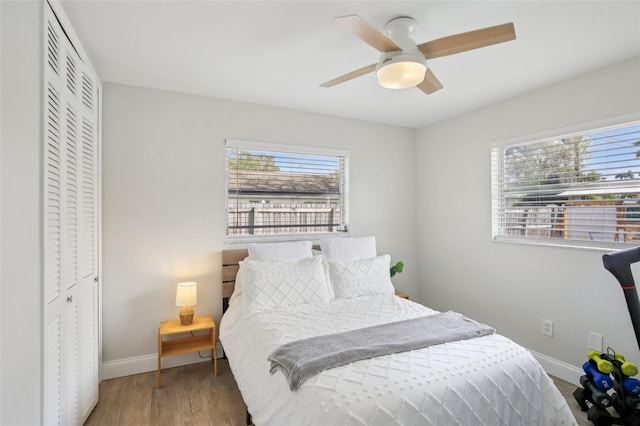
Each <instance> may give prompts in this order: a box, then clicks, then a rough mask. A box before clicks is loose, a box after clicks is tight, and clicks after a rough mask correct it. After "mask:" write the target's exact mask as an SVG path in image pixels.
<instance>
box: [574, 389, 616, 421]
mask: <svg viewBox="0 0 640 426" xmlns="http://www.w3.org/2000/svg"><path fill="white" fill-rule="evenodd" d="M573 397H574V398H575V399H576V402H578V405H580V409H581V410H582V411H586V412H587V418H588V419H589V420H590V421H591V422H593V424H594V425H596V426H610V425H613V424H614V423H613V417H612V416H611V414H609V412H608V411H607V410H606V409H605V408H603V407H600V406H599V405H597V404H595V403H594V402H593V400H592V399H591V394H590V393H589V391H588V390H587V389H584V388H577V389H576V390H575V391H573Z"/></svg>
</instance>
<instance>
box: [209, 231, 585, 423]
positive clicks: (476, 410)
mask: <svg viewBox="0 0 640 426" xmlns="http://www.w3.org/2000/svg"><path fill="white" fill-rule="evenodd" d="M345 241H346V240H344V241H343V242H341V243H339V244H345ZM298 243H299V242H298ZM298 243H293V246H290V247H289V249H291V250H294V251H295V250H297V249H298V248H300V247H301V246H300V245H299V244H298ZM287 244H291V243H287ZM296 244H298V245H296ZM328 247H330V246H328ZM272 248H273V247H272ZM291 250H290V251H291ZM374 250H375V249H374ZM272 251H273V250H271V252H272ZM277 251H278V250H276V252H277ZM302 251H304V252H305V255H304V256H303V257H302V258H301V259H298V258H297V257H296V256H297V255H296V254H295V253H293V257H292V256H291V253H288V254H287V253H286V250H285V253H284V256H283V253H282V251H281V252H278V253H276V255H275V257H272V258H269V256H268V255H267V256H266V260H262V259H260V260H258V259H256V257H255V256H254V254H255V250H254V254H252V255H251V256H250V257H249V260H246V261H243V259H245V258H246V257H247V254H248V253H249V254H251V248H250V249H249V251H248V250H244V249H243V250H226V251H224V252H223V254H222V258H223V271H222V275H223V305H224V310H225V312H224V315H223V318H222V320H221V323H220V341H221V343H222V345H223V348H224V352H225V356H226V357H227V358H228V360H229V365H230V367H231V370H232V372H233V375H234V377H235V379H236V382H237V383H238V387H239V389H240V391H241V393H242V396H243V399H244V400H245V403H246V404H247V409H248V411H249V413H250V414H251V416H252V419H253V422H254V423H255V424H256V425H259V426H260V425H305V424H309V425H414V424H417V425H428V424H432V425H454V424H463V425H499V424H509V425H571V424H576V422H575V419H574V417H573V415H572V414H571V411H570V409H569V407H568V406H567V404H566V401H565V400H564V398H563V397H562V395H561V394H560V392H559V391H558V390H557V389H556V387H555V386H554V384H553V382H552V380H551V379H550V378H549V377H548V376H547V374H546V373H545V372H544V370H543V369H542V367H541V366H540V364H539V363H538V362H537V361H536V360H535V359H534V358H533V356H532V355H531V354H530V353H529V352H528V351H527V350H526V349H525V348H523V347H521V346H520V345H518V344H516V343H514V342H513V341H511V340H509V339H508V338H506V337H504V336H501V335H499V334H497V333H491V334H487V335H484V336H482V337H473V338H468V339H465V340H458V341H451V342H445V343H442V344H437V345H432V346H428V347H423V348H420V349H416V350H409V351H404V352H397V353H391V354H388V355H382V356H376V357H373V358H367V359H362V360H358V361H354V362H351V363H349V364H346V365H342V366H338V367H335V368H330V369H327V370H325V371H322V372H320V373H319V374H317V375H314V376H312V377H310V378H308V379H306V380H305V381H304V382H302V383H301V384H300V386H299V387H298V388H297V389H296V390H291V388H290V383H288V382H287V380H286V377H285V374H283V373H282V372H281V371H277V370H276V371H272V372H271V373H270V369H271V366H272V363H271V362H270V361H269V360H268V357H269V356H270V355H271V354H272V353H273V352H274V351H275V350H276V349H278V348H281V347H282V345H285V344H288V343H290V342H297V341H304V340H305V339H311V338H316V337H317V336H327V335H333V334H336V333H348V332H351V331H353V330H359V329H363V328H365V327H373V328H375V327H376V326H379V325H381V324H387V323H396V322H398V321H402V320H412V319H416V318H422V317H427V316H431V315H435V314H437V312H436V311H434V310H432V309H429V308H427V307H424V306H422V305H420V304H418V303H414V302H412V301H410V300H407V299H404V298H401V297H397V296H395V294H394V292H393V287H391V289H389V287H388V286H389V284H390V280H388V276H387V277H386V278H387V279H385V277H382V276H381V273H380V270H381V269H380V267H378V266H380V265H382V269H384V267H388V265H389V258H388V256H386V257H385V256H378V255H377V253H375V252H372V251H367V250H364V251H363V250H361V249H358V250H355V251H356V252H358V253H359V258H358V257H357V256H356V257H353V256H351V257H350V256H349V253H348V251H349V250H347V253H346V254H347V256H346V257H344V256H345V252H344V250H343V251H341V250H337V251H336V250H333V251H331V250H328V251H326V254H327V256H325V250H324V247H323V252H322V254H320V255H318V254H317V252H315V251H314V250H312V249H311V246H310V243H305V244H304V248H303V250H302ZM312 252H313V257H311V256H310V255H309V253H312ZM330 253H331V256H329V254H330ZM271 254H273V253H271ZM351 254H353V253H351ZM372 254H373V255H374V257H373V258H370V257H369V256H371V255H372ZM259 255H260V253H258V258H259V257H260V256H259ZM332 256H333V260H329V259H327V257H329V258H331V257H332ZM336 257H337V259H338V260H336ZM354 258H356V259H358V260H353V259H354ZM274 259H276V260H274ZM292 259H293V260H292ZM301 264H304V265H306V266H303V267H302V272H300V271H301V270H300V269H296V267H298V266H300V265H301ZM311 264H313V267H309V265H311ZM372 264H375V265H374V266H372ZM240 265H242V267H240ZM256 265H257V266H256ZM291 265H297V266H296V267H294V266H291ZM318 265H321V266H318ZM376 265H377V266H376ZM241 268H242V269H241ZM252 268H253V269H252ZM290 268H293V270H291V271H290V270H289V269H290ZM305 268H306V269H305ZM336 268H338V269H339V270H340V268H346V270H347V272H346V276H347V278H344V277H339V276H336V274H335V269H336ZM376 268H377V270H375V271H374V269H376ZM265 269H266V270H267V275H268V274H269V273H271V274H272V275H275V276H276V277H277V278H276V281H278V280H280V279H282V276H283V275H287V273H289V274H292V275H295V276H296V277H302V278H295V279H293V281H296V280H297V283H296V285H300V283H301V282H302V283H304V285H306V286H309V287H314V288H316V290H314V291H313V292H307V294H306V296H300V295H299V294H296V295H295V296H291V295H289V296H286V297H283V296H282V295H281V294H276V295H274V294H273V293H274V292H276V293H277V292H278V291H279V290H278V288H276V287H281V288H287V284H278V285H276V286H275V287H274V286H273V285H271V284H273V283H271V284H270V285H265V284H264V281H269V280H271V278H265V276H267V275H264V274H262V275H261V274H260V273H256V271H258V272H264V270H265ZM311 269H313V272H309V271H310V270H311ZM321 269H322V271H323V273H324V274H325V275H326V277H328V278H327V282H328V284H329V289H328V290H326V289H322V290H317V288H318V287H322V285H320V286H319V285H318V283H317V281H318V280H320V281H321V280H322V278H321V277H320V278H318V277H319V276H320V275H322V273H321V272H320V270H321ZM363 270H365V272H363ZM238 271H240V273H239V274H238ZM274 271H275V272H274ZM283 271H284V272H283ZM340 271H342V272H343V273H344V270H340ZM372 271H373V272H372ZM387 272H388V269H387ZM296 274H297V275H296ZM367 274H368V275H367ZM354 277H355V278H354ZM236 280H237V281H236ZM314 280H315V281H314ZM376 280H377V281H376ZM284 281H287V279H286V278H285V279H284ZM256 283H257V284H256ZM278 283H280V281H278ZM371 283H373V284H371ZM339 285H342V286H343V287H342V288H339ZM253 286H257V287H259V290H255V288H254V287H253ZM334 286H335V287H334ZM372 288H373V289H372ZM265 289H266V290H265ZM298 290H300V289H298ZM299 292H301V291H294V293H299ZM327 292H328V293H329V294H326V293H327ZM311 293H313V294H312V295H310V294H311ZM300 298H302V300H303V302H302V303H301V302H300V300H301V299H300ZM258 299H260V301H259V303H256V300H258ZM317 350H318V352H319V353H322V351H323V350H324V348H323V347H318V348H317Z"/></svg>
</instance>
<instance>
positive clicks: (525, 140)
mask: <svg viewBox="0 0 640 426" xmlns="http://www.w3.org/2000/svg"><path fill="white" fill-rule="evenodd" d="M632 126H640V115H639V114H637V113H632V114H625V115H621V116H616V117H611V118H607V119H604V120H600V121H591V122H587V123H582V124H578V125H575V126H571V127H566V128H561V129H556V130H551V131H546V132H543V133H537V134H532V135H528V136H523V137H519V138H514V139H510V140H504V141H500V142H497V143H493V144H491V149H490V164H491V170H490V175H491V183H490V186H491V239H492V241H495V242H504V243H515V244H529V245H542V246H553V247H573V248H580V249H596V250H607V251H610V250H611V249H623V248H630V247H635V246H637V245H638V244H640V243H638V242H636V241H634V242H625V241H623V242H619V241H613V242H611V241H596V240H579V239H565V238H564V237H563V238H559V237H551V238H536V237H527V236H509V235H505V232H504V229H503V226H502V225H501V220H504V218H503V217H502V216H503V210H504V206H505V205H506V202H505V201H504V198H505V197H504V194H505V193H504V191H503V190H502V188H501V187H500V185H501V182H502V180H503V178H504V176H505V174H504V173H505V170H504V163H503V162H502V158H500V155H502V154H503V153H504V151H505V150H507V149H509V148H514V147H522V146H526V145H532V144H535V143H543V142H549V141H553V140H559V139H565V138H571V137H575V136H580V135H589V134H595V133H602V132H605V131H610V130H614V129H622V128H625V127H632ZM638 150H639V151H640V147H639V148H638ZM637 160H638V161H640V158H637ZM496 173H499V177H497V176H496ZM638 176H640V173H638ZM612 182H613V181H612ZM629 182H630V184H631V185H632V186H634V187H635V186H638V184H640V178H638V179H631V180H630V181H629ZM633 183H635V185H633ZM631 185H630V186H631ZM594 205H595V204H594ZM562 206H563V207H566V206H565V205H564V204H562ZM616 232H617V231H616ZM634 232H638V231H634ZM623 235H624V234H623Z"/></svg>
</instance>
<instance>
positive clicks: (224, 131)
mask: <svg viewBox="0 0 640 426" xmlns="http://www.w3.org/2000/svg"><path fill="white" fill-rule="evenodd" d="M103 106H104V108H103V111H104V112H103V122H104V126H103V297H104V298H103V348H104V352H103V356H104V361H105V370H104V377H112V376H113V375H121V374H130V373H134V372H139V371H143V370H152V369H155V354H156V351H157V328H158V322H159V321H161V320H166V319H173V318H177V311H178V309H177V308H175V307H174V306H173V304H174V300H175V285H176V283H178V282H179V281H185V280H190V281H191V280H193V281H197V282H198V305H197V306H196V307H195V309H196V315H205V314H206V315H213V316H214V318H215V319H216V320H219V319H220V317H221V310H222V306H221V299H220V298H221V296H220V294H221V285H220V280H221V277H220V253H221V250H223V249H227V248H235V247H234V246H232V245H228V244H227V245H225V243H224V234H225V216H224V215H225V192H224V166H225V160H224V155H225V151H224V140H225V138H234V139H246V140H255V141H264V142H271V143H282V144H293V145H306V146H317V147H327V148H338V149H346V150H349V151H350V152H351V158H350V190H351V191H350V192H351V209H350V225H351V226H350V229H351V234H352V235H355V236H363V235H375V236H376V238H377V243H378V251H379V252H385V253H390V254H391V256H392V259H393V260H403V261H404V262H405V264H406V270H405V272H403V273H402V274H400V275H398V276H396V277H394V282H395V283H396V286H397V287H398V288H399V289H401V290H404V291H407V292H408V293H410V294H411V295H414V294H417V291H418V265H417V256H416V253H415V247H416V245H417V241H416V232H415V231H416V226H417V217H418V216H417V214H416V201H415V200H416V187H415V176H416V163H415V152H416V144H415V131H414V130H412V129H406V128H400V127H392V126H386V125H379V124H373V123H367V122H362V121H355V120H349V119H342V118H336V117H330V116H324V115H318V114H311V113H304V112H299V111H292V110H285V109H280V108H273V107H266V106H258V105H252V104H246V103H237V102H230V101H224V100H217V99H212V98H206V97H199V96H193V95H185V94H178V93H171V92H165V91H159V90H151V89H142V88H134V87H128V86H122V85H117V84H109V83H105V84H104V103H103ZM135 357H138V358H135ZM191 359H193V360H197V359H198V358H197V357H196V355H193V356H192V357H191ZM170 360H171V359H168V360H167V362H170ZM187 362H188V360H187Z"/></svg>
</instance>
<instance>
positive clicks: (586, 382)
mask: <svg viewBox="0 0 640 426" xmlns="http://www.w3.org/2000/svg"><path fill="white" fill-rule="evenodd" d="M580 384H581V385H582V387H583V388H584V389H586V390H588V391H589V393H590V394H591V399H592V400H593V402H595V403H596V404H597V405H599V406H601V407H603V408H607V407H611V406H612V405H613V398H612V397H611V395H609V394H608V393H607V391H604V390H602V389H599V388H598V387H597V386H596V385H595V384H594V383H593V381H592V380H591V379H590V378H589V376H580Z"/></svg>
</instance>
